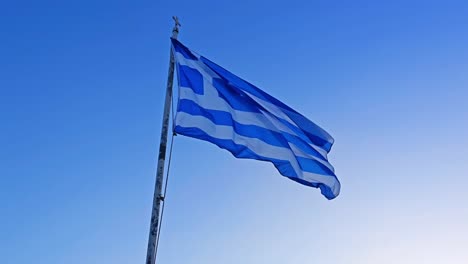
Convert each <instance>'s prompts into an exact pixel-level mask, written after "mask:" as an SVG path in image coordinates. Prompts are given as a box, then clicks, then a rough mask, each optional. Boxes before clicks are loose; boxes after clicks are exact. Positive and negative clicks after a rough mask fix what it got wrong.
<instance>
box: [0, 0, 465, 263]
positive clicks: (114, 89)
mask: <svg viewBox="0 0 468 264" xmlns="http://www.w3.org/2000/svg"><path fill="white" fill-rule="evenodd" d="M467 14H468V4H467V3H466V1H451V0H447V1H442V0H441V1H422V0H420V1H403V0H398V1H370V0H369V1H361V0H354V1H329V0H323V1H305V0H304V1H294V0H293V1H265V2H255V1H247V0H240V1H229V2H225V1H214V0H209V1H204V0H200V1H90V0H83V1H47V0H45V1H21V0H19V1H3V2H2V3H1V4H0V36H1V38H0V40H1V41H0V91H1V92H0V118H1V125H0V128H1V129H0V210H1V211H0V262H1V263H5V264H10V263H11V264H23V263H41V264H42V263H44V264H62V263H68V264H74V263H76V264H78V263H80V264H81V263H91V264H92V263H113V264H120V263H122V264H123V263H143V262H144V259H145V255H146V243H147V236H148V227H149V220H150V211H151V202H152V196H153V186H154V180H155V170H156V165H155V160H156V156H157V148H158V144H159V133H160V125H161V115H162V103H163V97H164V89H165V84H166V78H167V65H168V59H169V36H170V33H171V28H172V19H171V16H172V15H178V16H179V17H180V19H181V23H182V28H181V33H180V35H179V39H180V40H181V41H182V42H183V43H184V44H185V45H187V46H188V47H190V48H192V49H194V50H197V51H198V52H200V53H201V54H203V55H205V56H206V57H208V58H210V59H212V60H213V61H215V62H217V63H218V64H220V65H222V66H224V67H226V68H227V69H229V70H231V71H232V72H234V73H236V74H238V75H240V76H242V77H244V78H245V79H247V80H249V81H250V82H252V83H254V84H256V85H258V86H259V87H261V88H263V89H264V90H265V91H267V92H269V93H271V94H272V95H274V96H276V97H277V98H279V99H281V100H283V101H284V102H286V103H287V104H289V105H291V106H293V107H294V108H296V109H297V110H298V111H300V112H302V113H304V114H305V115H306V116H308V117H309V118H310V119H312V120H314V121H315V122H317V123H318V124H320V125H321V126H322V127H324V128H325V129H326V130H327V131H329V132H330V134H332V135H333V136H334V138H335V140H336V143H335V145H334V148H333V149H332V152H331V155H330V161H331V163H332V164H334V166H335V168H336V171H337V175H338V177H339V178H340V180H341V183H342V192H341V195H340V196H339V197H338V198H337V199H335V200H333V201H328V200H326V199H325V198H323V197H322V196H321V195H320V192H319V191H318V190H317V189H313V188H308V187H305V186H302V185H299V184H297V183H295V182H293V181H290V180H288V179H286V178H284V177H281V176H280V175H279V173H278V172H276V170H275V169H274V167H273V166H272V165H271V164H269V163H262V162H256V161H249V160H236V159H234V158H233V157H232V156H231V155H230V154H229V153H227V152H226V151H223V150H221V149H218V148H217V147H215V146H214V145H211V144H209V143H207V142H202V141H197V140H195V139H191V138H184V137H182V136H179V137H177V138H176V142H175V146H174V157H173V167H172V170H171V172H172V173H171V179H170V184H169V193H168V197H167V205H166V212H165V219H164V224H163V231H162V236H161V246H160V249H159V255H158V260H159V261H160V263H164V264H180V263H199V264H218V263H223V264H237V263H242V264H254V263H255V264H258V263H270V264H283V263H291V264H295V263H297V264H304V263H333V264H375V263H380V264H395V263H398V264H406V263H408V264H409V263H411V264H413V263H425V264H436V263H437V264H438V263H451V264H466V263H468V251H467V250H466V248H467V246H468V225H467V223H468V206H467V204H466V203H467V201H468V192H467V189H468V74H467V73H468V16H467Z"/></svg>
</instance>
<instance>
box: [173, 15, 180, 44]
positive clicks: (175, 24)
mask: <svg viewBox="0 0 468 264" xmlns="http://www.w3.org/2000/svg"><path fill="white" fill-rule="evenodd" d="M172 19H174V28H173V29H172V38H175V39H177V35H178V34H179V27H180V26H182V25H181V24H180V23H179V18H178V17H177V16H172Z"/></svg>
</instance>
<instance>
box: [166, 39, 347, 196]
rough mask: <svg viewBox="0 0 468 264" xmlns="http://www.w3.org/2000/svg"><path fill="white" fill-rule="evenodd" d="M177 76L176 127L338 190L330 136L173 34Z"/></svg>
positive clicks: (328, 192)
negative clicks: (190, 47) (198, 52)
mask: <svg viewBox="0 0 468 264" xmlns="http://www.w3.org/2000/svg"><path fill="white" fill-rule="evenodd" d="M172 47H173V52H174V56H175V59H176V67H177V76H178V81H179V100H178V106H177V114H176V120H175V132H176V133H178V134H180V135H184V136H188V137H193V138H198V139H201V140H205V141H208V142H211V143H213V144H216V145H217V146H218V147H220V148H223V149H226V150H228V151H229V152H231V153H232V154H233V155H234V156H235V157H237V158H245V159H256V160H263V161H269V162H271V163H273V164H274V166H275V167H276V168H277V169H278V171H279V172H280V173H281V175H283V176H286V177H288V178H290V179H292V180H294V181H297V182H299V183H301V184H304V185H307V186H312V187H315V188H320V190H321V192H322V194H323V195H324V196H325V197H326V198H328V199H333V198H335V197H336V196H337V195H338V194H339V192H340V182H339V181H338V179H337V178H336V176H335V173H334V169H333V167H332V165H331V164H330V163H329V162H328V158H327V154H328V152H329V151H330V149H331V147H332V145H333V141H334V140H333V138H332V137H331V136H330V135H329V134H328V133H327V132H326V131H325V130H323V129H322V128H320V127H319V126H317V125H316V124H314V123H313V122H312V121H310V120H308V119H307V118H306V117H304V116H303V115H301V114H299V113H298V112H296V111H295V110H293V109H292V108H290V107H289V106H287V105H285V104H284V103H282V102H280V101H279V100H277V99H275V98H274V97H272V96H271V95H269V94H267V93H265V92H264V91H262V90H260V89H259V88H257V87H255V86H254V85H252V84H250V83H248V82H247V81H244V80H242V79H241V78H239V77H237V76H236V75H234V74H232V73H230V72H229V71H227V70H225V69H223V68H222V67H220V66H218V65H216V64H215V63H213V62H211V61H210V60H208V59H207V58H205V57H203V56H200V55H198V54H197V53H195V52H193V51H191V50H189V49H188V48H187V47H185V46H184V45H182V44H181V43H180V42H179V41H177V40H176V39H172Z"/></svg>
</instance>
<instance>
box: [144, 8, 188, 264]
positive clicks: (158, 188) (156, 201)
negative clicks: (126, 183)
mask: <svg viewBox="0 0 468 264" xmlns="http://www.w3.org/2000/svg"><path fill="white" fill-rule="evenodd" d="M172 18H173V19H174V28H173V29H172V38H174V39H177V35H178V34H179V26H180V23H179V20H178V18H177V17H176V16H174V17H172ZM173 79H174V54H173V52H172V48H171V51H170V60H169V74H168V78H167V87H166V99H165V101H164V113H163V121H162V128H161V140H160V143H159V156H158V167H157V172H156V183H155V186H154V195H153V208H152V211H151V224H150V230H149V237H148V249H147V251H146V264H154V263H155V262H156V243H157V238H158V235H159V234H158V226H159V224H160V219H159V211H160V207H161V202H163V201H164V197H163V194H162V185H163V174H164V165H165V159H166V146H167V133H168V130H169V114H170V109H171V101H172V83H173Z"/></svg>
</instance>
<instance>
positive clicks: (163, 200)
mask: <svg viewBox="0 0 468 264" xmlns="http://www.w3.org/2000/svg"><path fill="white" fill-rule="evenodd" d="M175 136H176V134H175V132H173V133H172V136H171V145H170V147H169V158H168V161H167V172H166V179H164V182H165V183H164V192H163V194H162V197H161V198H162V207H161V217H160V221H159V226H158V235H157V237H156V245H155V250H154V259H155V261H156V257H157V255H158V246H159V237H160V236H161V226H162V223H163V219H164V207H165V205H166V193H167V183H168V182H169V171H170V169H171V160H172V146H173V145H174V137H175Z"/></svg>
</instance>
